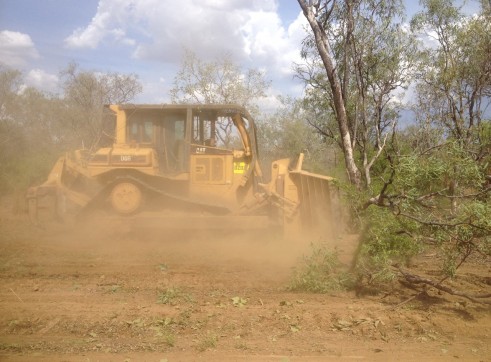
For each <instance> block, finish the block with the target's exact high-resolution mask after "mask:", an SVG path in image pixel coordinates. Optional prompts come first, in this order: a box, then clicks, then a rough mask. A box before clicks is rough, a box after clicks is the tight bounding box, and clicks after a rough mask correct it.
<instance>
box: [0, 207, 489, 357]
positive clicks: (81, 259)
mask: <svg viewBox="0 0 491 362" xmlns="http://www.w3.org/2000/svg"><path fill="white" fill-rule="evenodd" d="M0 209H1V210H0V360H2V361H121V362H123V361H168V362H174V361H194V360H197V361H216V360H224V361H283V362H286V361H325V360H359V359H363V360H369V361H373V360H376V361H394V360H400V361H415V360H425V361H448V360H463V361H490V360H491V345H490V342H491V313H490V309H489V307H485V306H483V305H477V304H474V303H470V302H467V301H465V300H464V299H463V298H457V297H452V296H449V295H442V294H438V293H437V292H436V291H435V290H432V289H429V290H428V295H429V296H428V297H427V298H425V299H424V300H422V299H413V300H411V301H409V302H406V303H402V304H401V305H398V304H399V303H401V302H403V301H405V300H407V299H408V298H409V297H411V296H412V295H414V294H415V292H414V291H413V290H410V289H407V288H404V287H402V286H400V287H398V288H396V289H394V290H393V291H392V292H390V293H380V294H375V295H370V296H361V297H357V296H355V293H354V292H353V293H351V292H337V293H332V294H328V295H326V294H322V295H321V294H309V293H293V292H289V291H288V290H287V288H286V287H287V286H288V283H289V280H290V279H291V277H292V272H293V269H294V268H295V267H298V266H299V265H300V263H301V260H302V255H306V254H308V253H309V250H310V246H309V241H308V240H303V241H299V242H295V243H294V242H285V241H281V240H276V239H274V238H269V240H265V239H267V238H266V237H261V235H258V234H251V235H248V234H245V233H234V234H228V235H209V234H208V235H206V234H205V233H203V232H199V231H195V232H187V233H177V232H165V231H162V230H160V231H158V230H154V231H152V232H151V231H149V230H146V231H141V230H130V229H129V228H128V227H127V225H125V223H124V222H119V221H114V222H113V223H112V224H111V225H103V224H100V223H99V224H97V225H96V224H91V225H85V226H83V227H81V228H79V230H75V229H73V228H66V227H55V228H53V229H51V230H50V231H46V230H41V229H38V228H36V227H34V226H31V225H30V224H29V223H28V221H27V218H26V217H25V216H22V215H20V216H19V215H12V214H11V213H10V208H9V206H8V205H7V204H6V201H3V205H2V207H1V208H0ZM355 242H356V238H354V237H344V238H339V239H337V240H336V241H335V242H331V243H332V244H333V247H334V244H337V247H338V249H339V250H340V254H341V257H342V258H344V260H348V259H349V255H350V253H351V252H352V250H353V248H354V247H355ZM435 257H437V256H435V255H434V254H425V255H423V256H422V257H421V259H420V260H418V261H415V263H418V264H417V265H416V268H417V269H418V271H421V272H428V273H429V275H431V271H432V270H433V268H434V267H435V265H434V264H435V262H434V258H435ZM490 272H491V264H490V262H489V260H480V261H476V262H475V264H473V265H471V266H470V267H468V268H467V269H465V270H464V272H463V274H462V275H461V276H459V277H458V278H456V279H455V280H454V281H453V283H454V286H460V287H465V286H466V285H472V286H473V288H474V289H476V290H480V291H481V292H482V291H486V290H487V291H489V290H490V286H489V284H490V283H489V280H490V278H489V277H490V275H491V273H490Z"/></svg>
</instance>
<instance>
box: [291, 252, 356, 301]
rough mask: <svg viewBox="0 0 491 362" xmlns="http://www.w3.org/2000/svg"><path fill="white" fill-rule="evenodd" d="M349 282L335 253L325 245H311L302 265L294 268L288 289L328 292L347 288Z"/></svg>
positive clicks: (348, 277)
mask: <svg viewBox="0 0 491 362" xmlns="http://www.w3.org/2000/svg"><path fill="white" fill-rule="evenodd" d="M351 284H352V281H351V279H350V276H349V274H347V273H345V272H343V271H341V264H340V262H339V260H338V257H337V255H336V253H335V252H333V251H332V250H331V249H330V248H329V247H328V246H326V245H312V254H311V255H309V256H305V257H304V259H303V263H302V265H300V267H299V268H298V269H296V270H295V272H294V275H293V276H292V280H291V281H290V284H289V286H288V289H289V290H291V291H306V292H313V293H328V292H331V291H335V290H342V289H346V288H349V287H350V286H351Z"/></svg>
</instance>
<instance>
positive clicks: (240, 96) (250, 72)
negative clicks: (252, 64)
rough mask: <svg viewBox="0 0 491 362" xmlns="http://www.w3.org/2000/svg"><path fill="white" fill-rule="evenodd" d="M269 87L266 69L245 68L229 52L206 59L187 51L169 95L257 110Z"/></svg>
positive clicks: (178, 100)
mask: <svg viewBox="0 0 491 362" xmlns="http://www.w3.org/2000/svg"><path fill="white" fill-rule="evenodd" d="M269 87H270V82H269V81H268V80H266V78H265V75H264V73H263V72H261V71H259V70H257V69H245V70H244V69H242V68H241V66H240V65H239V64H237V63H236V62H234V61H233V59H232V57H231V55H230V54H223V55H221V56H219V57H217V58H216V59H214V60H212V61H209V62H207V61H204V60H202V59H200V58H199V57H198V56H197V55H196V54H195V53H193V52H192V51H190V50H186V51H185V52H184V56H183V58H182V62H181V66H180V69H179V71H178V73H177V74H176V76H175V78H174V86H173V88H172V89H171V91H170V95H171V100H172V102H174V103H235V104H239V105H241V106H244V107H245V108H247V109H248V110H249V111H250V112H251V113H257V112H258V106H257V102H258V100H260V99H261V98H264V97H266V91H267V90H268V88H269Z"/></svg>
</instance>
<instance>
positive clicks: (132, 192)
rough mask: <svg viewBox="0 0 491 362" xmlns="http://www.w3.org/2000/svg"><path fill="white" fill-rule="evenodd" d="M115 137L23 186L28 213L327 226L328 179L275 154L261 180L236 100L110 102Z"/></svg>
mask: <svg viewBox="0 0 491 362" xmlns="http://www.w3.org/2000/svg"><path fill="white" fill-rule="evenodd" d="M106 108H107V109H106V113H108V114H110V115H111V116H110V117H111V118H112V119H113V122H114V124H115V127H114V134H113V137H112V140H111V144H108V145H107V147H101V148H99V149H97V150H95V151H93V152H91V151H89V150H86V149H80V150H75V151H71V152H68V153H67V154H66V155H64V156H62V157H60V158H59V159H58V161H57V162H56V164H55V165H54V167H53V169H52V171H51V172H50V174H49V176H48V179H47V181H46V182H44V183H43V184H42V185H40V186H37V187H31V188H30V189H29V190H28V192H27V203H28V210H29V216H30V218H31V220H32V222H33V223H35V224H36V225H40V224H42V223H43V220H45V218H46V217H48V218H55V219H58V220H67V218H83V217H84V216H86V215H90V214H91V213H92V212H94V211H95V210H100V211H102V212H104V213H105V214H107V215H112V216H111V217H114V215H117V217H123V218H125V222H130V223H131V222H138V223H139V224H140V225H141V223H143V225H153V226H160V227H171V228H186V229H187V228H209V229H226V228H235V229H236V228H239V229H241V228H242V229H251V228H252V229H255V228H266V227H271V226H272V227H275V226H276V227H279V228H282V229H284V230H285V229H286V230H288V229H290V230H298V229H300V228H303V229H304V230H326V229H328V228H329V221H330V220H331V214H332V203H333V196H334V194H335V193H334V192H333V191H334V187H333V184H332V180H333V179H332V178H331V177H328V176H323V175H318V174H313V173H309V172H307V171H304V170H302V162H303V155H302V154H300V156H299V158H298V160H297V161H296V163H292V162H290V160H289V159H282V160H277V161H274V162H273V163H272V166H271V180H270V181H268V182H266V181H265V180H264V179H263V172H262V169H261V166H260V161H259V152H258V144H257V137H256V126H255V123H254V120H253V118H252V117H251V115H250V114H249V113H248V112H247V110H246V109H244V108H243V107H241V106H237V105H228V104H224V105H216V104H213V105H211V104H207V105H203V104H200V105H182V104H179V105H177V104H169V105H167V104H157V105H148V104H144V105H143V104H142V105H133V104H124V105H109V106H106Z"/></svg>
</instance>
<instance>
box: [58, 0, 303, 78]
mask: <svg viewBox="0 0 491 362" xmlns="http://www.w3.org/2000/svg"><path fill="white" fill-rule="evenodd" d="M305 24H306V20H305V18H304V16H303V15H302V14H301V12H300V9H299V11H298V17H297V19H296V20H295V21H294V22H293V23H291V24H289V25H288V24H283V23H282V20H281V18H280V16H279V14H278V0H253V1H251V0H180V1H179V3H178V5H176V2H175V1H174V0H139V1H134V0H100V1H99V5H98V8H97V13H96V14H95V15H94V17H93V18H92V20H91V22H90V23H89V24H88V25H87V26H86V27H85V28H80V29H77V30H75V31H74V32H73V34H71V35H70V36H69V37H68V38H66V39H65V43H66V45H67V46H69V47H72V48H74V47H75V48H89V49H96V48H98V47H101V46H102V45H103V44H104V46H106V45H107V44H111V43H112V44H120V45H121V44H122V45H125V46H129V47H130V49H132V50H131V54H132V55H131V56H132V57H133V58H134V59H135V60H137V61H151V62H157V63H165V64H166V67H167V66H168V65H169V64H178V63H179V62H180V61H181V57H182V54H183V50H184V49H190V50H192V51H193V52H194V53H196V54H197V55H198V57H200V58H201V59H203V60H205V61H209V60H213V59H216V57H218V56H220V55H223V54H230V55H231V56H232V57H233V59H234V61H236V62H237V63H239V64H240V65H242V66H244V67H247V68H256V69H265V70H266V78H267V79H271V80H273V84H274V83H276V82H277V81H278V82H283V83H284V84H286V83H288V82H287V81H290V80H291V78H292V77H293V71H292V62H301V59H300V46H301V41H302V39H303V38H304V37H305V35H306V33H305Z"/></svg>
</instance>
